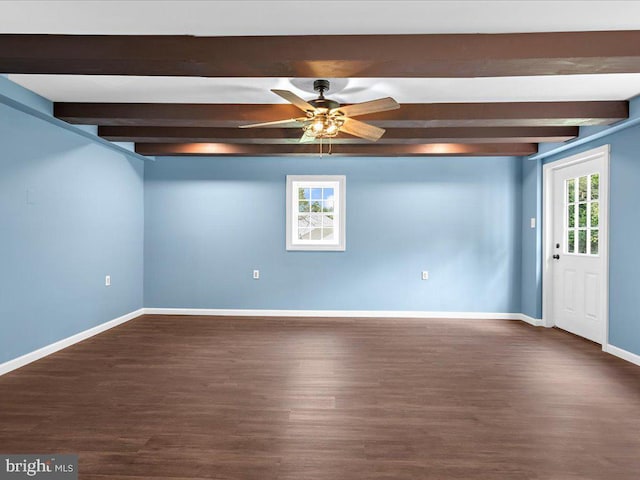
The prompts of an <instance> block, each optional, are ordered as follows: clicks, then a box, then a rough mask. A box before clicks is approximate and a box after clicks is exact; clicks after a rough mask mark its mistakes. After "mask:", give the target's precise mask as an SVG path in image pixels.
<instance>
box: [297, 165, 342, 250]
mask: <svg viewBox="0 0 640 480" xmlns="http://www.w3.org/2000/svg"><path fill="white" fill-rule="evenodd" d="M298 182H304V183H313V182H337V183H338V201H337V208H336V209H335V213H336V214H337V217H338V218H337V221H338V235H337V237H338V238H337V241H336V242H332V243H325V242H323V243H320V242H317V243H311V242H309V241H301V240H298V238H297V236H296V235H295V234H296V233H297V231H296V229H295V228H294V225H297V223H296V222H297V221H298V198H297V196H296V195H294V194H293V190H294V188H293V185H294V183H298ZM346 183H347V179H346V177H345V176H344V175H287V199H286V201H287V206H286V216H287V219H286V245H287V250H307V251H344V250H345V249H346V231H345V228H346V224H347V222H346V211H347V208H346V206H347V201H346V200H347V198H346Z"/></svg>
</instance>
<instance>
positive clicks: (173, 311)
mask: <svg viewBox="0 0 640 480" xmlns="http://www.w3.org/2000/svg"><path fill="white" fill-rule="evenodd" d="M144 313H145V314H146V315H204V316H212V317H222V316H230V317H348V318H455V319H477V320H522V321H524V322H527V323H530V324H531V325H536V326H537V325H542V320H537V319H533V318H531V317H529V316H527V315H523V314H522V313H491V312H426V311H410V310H262V309H244V308H237V309H236V308H231V309H225V308H145V309H144Z"/></svg>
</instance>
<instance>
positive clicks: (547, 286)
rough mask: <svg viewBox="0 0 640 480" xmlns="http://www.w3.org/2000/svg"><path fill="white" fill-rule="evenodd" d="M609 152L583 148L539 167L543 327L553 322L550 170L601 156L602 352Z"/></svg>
mask: <svg viewBox="0 0 640 480" xmlns="http://www.w3.org/2000/svg"><path fill="white" fill-rule="evenodd" d="M610 152H611V145H609V144H607V145H603V146H601V147H598V148H594V149H591V150H587V151H586V152H582V153H578V154H575V155H571V156H569V157H566V158H562V159H560V160H556V161H555V162H550V163H547V164H545V165H543V166H542V325H543V326H545V327H553V326H554V325H555V322H554V321H553V315H552V311H551V309H552V308H553V298H552V297H553V292H552V289H551V286H552V269H551V265H552V262H551V255H552V253H553V237H552V232H553V222H552V221H551V220H552V219H553V202H554V198H553V188H552V187H553V185H552V180H553V173H554V172H555V171H556V170H559V169H561V168H564V167H567V166H569V165H574V164H578V163H582V162H586V161H589V160H593V159H595V158H598V157H603V158H604V164H605V166H604V171H603V172H602V173H603V176H604V178H601V179H600V181H601V185H602V184H603V183H602V182H603V180H604V184H605V185H606V188H605V189H604V190H605V191H604V192H602V190H601V194H602V195H603V196H604V199H605V201H606V204H607V209H606V216H607V217H606V227H607V228H606V232H601V233H604V234H605V235H606V245H605V248H604V249H603V250H601V255H602V260H603V263H604V265H603V270H604V271H603V276H604V282H603V286H602V301H603V303H604V308H603V314H604V322H603V323H604V326H603V328H604V331H603V335H602V350H604V351H606V349H607V344H608V343H609V236H610V235H609V232H610V230H611V227H610V224H609V222H610V218H611V216H610V211H611V207H610V205H609V198H610V194H609V188H610V180H609V168H610V167H609V166H610Z"/></svg>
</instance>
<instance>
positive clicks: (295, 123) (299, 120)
mask: <svg viewBox="0 0 640 480" xmlns="http://www.w3.org/2000/svg"><path fill="white" fill-rule="evenodd" d="M305 120H307V119H306V118H288V119H287V120H276V121H275V122H263V123H252V124H250V125H240V128H256V127H269V126H271V125H286V124H291V126H292V127H301V126H302V122H304V121H305Z"/></svg>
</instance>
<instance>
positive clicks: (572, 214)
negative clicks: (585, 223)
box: [568, 205, 576, 228]
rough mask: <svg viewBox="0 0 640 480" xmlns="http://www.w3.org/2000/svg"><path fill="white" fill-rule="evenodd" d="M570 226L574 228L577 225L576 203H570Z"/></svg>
mask: <svg viewBox="0 0 640 480" xmlns="http://www.w3.org/2000/svg"><path fill="white" fill-rule="evenodd" d="M568 217H569V218H568V226H569V228H574V227H575V226H576V206H575V205H569V212H568Z"/></svg>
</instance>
